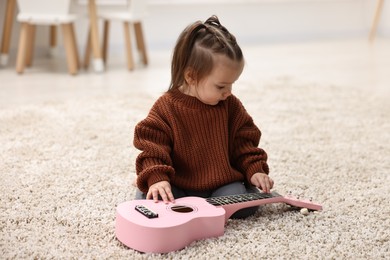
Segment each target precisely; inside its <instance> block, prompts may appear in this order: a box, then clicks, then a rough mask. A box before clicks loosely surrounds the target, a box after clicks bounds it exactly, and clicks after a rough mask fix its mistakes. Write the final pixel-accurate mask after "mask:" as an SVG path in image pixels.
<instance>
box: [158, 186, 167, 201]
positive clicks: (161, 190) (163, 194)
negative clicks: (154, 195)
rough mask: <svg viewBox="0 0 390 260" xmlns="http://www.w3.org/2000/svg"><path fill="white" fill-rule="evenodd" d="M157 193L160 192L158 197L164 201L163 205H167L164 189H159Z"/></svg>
mask: <svg viewBox="0 0 390 260" xmlns="http://www.w3.org/2000/svg"><path fill="white" fill-rule="evenodd" d="M159 192H160V196H161V198H162V200H163V201H164V203H165V204H168V202H169V200H168V197H167V193H166V192H165V190H164V188H160V189H159Z"/></svg>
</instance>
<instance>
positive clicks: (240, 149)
mask: <svg viewBox="0 0 390 260" xmlns="http://www.w3.org/2000/svg"><path fill="white" fill-rule="evenodd" d="M233 100H234V101H235V102H233V105H232V106H231V118H230V124H231V127H232V138H233V142H232V147H231V151H232V164H233V165H234V167H235V168H236V169H237V170H239V171H240V172H242V173H243V174H244V175H245V177H246V180H247V181H248V182H249V183H250V179H251V177H252V176H253V175H254V174H255V173H257V172H263V173H266V174H269V167H268V164H267V158H268V157H267V153H266V152H265V151H264V150H263V149H262V148H260V147H258V146H259V143H260V137H261V131H260V129H259V128H258V127H257V126H256V125H255V123H254V122H253V119H252V117H251V116H250V115H249V114H248V112H247V111H246V110H245V108H244V107H243V105H242V104H241V102H240V101H239V100H238V99H237V98H233Z"/></svg>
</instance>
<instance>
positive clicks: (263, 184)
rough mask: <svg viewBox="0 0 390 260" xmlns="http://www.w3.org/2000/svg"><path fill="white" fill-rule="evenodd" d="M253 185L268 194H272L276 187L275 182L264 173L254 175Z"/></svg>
mask: <svg viewBox="0 0 390 260" xmlns="http://www.w3.org/2000/svg"><path fill="white" fill-rule="evenodd" d="M251 183H252V185H254V186H256V187H257V188H260V189H261V190H262V191H263V192H266V193H270V192H271V189H272V187H273V186H274V181H273V180H272V179H271V178H270V177H269V176H268V175H267V174H265V173H262V172H258V173H255V174H253V176H252V178H251Z"/></svg>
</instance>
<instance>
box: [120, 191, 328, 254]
mask: <svg viewBox="0 0 390 260" xmlns="http://www.w3.org/2000/svg"><path fill="white" fill-rule="evenodd" d="M280 202H282V203H287V204H289V205H291V206H294V207H298V208H308V209H310V210H322V206H321V205H319V204H316V203H313V202H311V201H307V200H306V201H305V200H298V199H296V198H293V197H291V196H287V197H283V196H281V195H279V194H277V193H276V192H273V193H272V194H271V193H250V194H238V195H230V196H222V197H213V198H208V199H204V198H199V197H184V198H179V199H176V200H175V203H169V204H165V203H163V202H162V201H159V202H157V203H156V202H154V201H153V200H133V201H127V202H123V203H121V204H119V205H118V206H117V210H116V222H115V234H116V237H117V238H118V239H119V240H120V241H121V242H122V243H123V244H125V245H126V246H128V247H130V248H133V249H135V250H138V251H141V252H148V253H168V252H172V251H176V250H179V249H182V248H184V247H185V246H187V245H189V244H190V243H192V242H193V241H195V240H200V239H205V238H210V237H218V236H222V235H223V234H224V227H225V223H226V221H227V220H228V219H229V218H230V216H231V215H232V214H233V213H234V212H236V211H237V210H239V209H242V208H248V207H253V206H260V205H264V204H269V203H280Z"/></svg>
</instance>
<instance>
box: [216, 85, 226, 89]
mask: <svg viewBox="0 0 390 260" xmlns="http://www.w3.org/2000/svg"><path fill="white" fill-rule="evenodd" d="M217 88H218V89H224V88H225V87H224V86H217Z"/></svg>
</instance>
